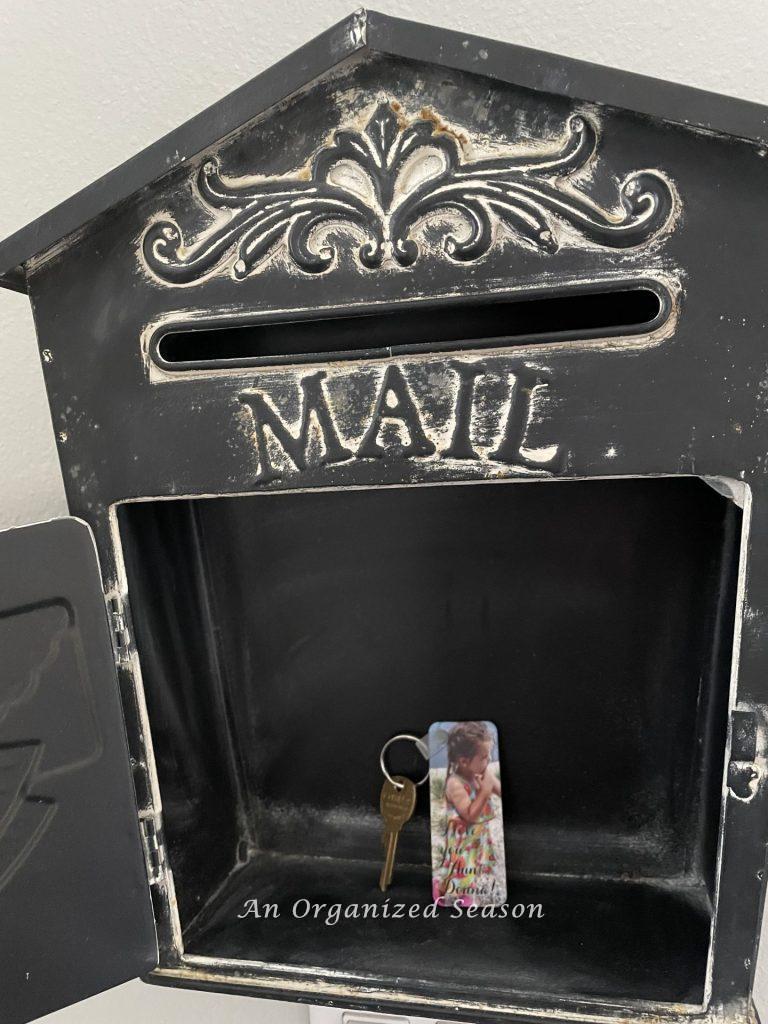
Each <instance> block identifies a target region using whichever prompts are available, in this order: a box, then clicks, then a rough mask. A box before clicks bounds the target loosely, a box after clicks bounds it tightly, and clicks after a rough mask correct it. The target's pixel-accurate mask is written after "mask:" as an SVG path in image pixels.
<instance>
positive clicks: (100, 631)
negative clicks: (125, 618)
mask: <svg viewBox="0 0 768 1024" xmlns="http://www.w3.org/2000/svg"><path fill="white" fill-rule="evenodd" d="M0 652H1V653H0V921H2V926H0V1007H1V1008H2V1009H1V1010H0V1017H2V1020H3V1022H4V1024H22V1022H26V1021H29V1020H33V1019H35V1018H37V1017H40V1016H42V1015H43V1014H46V1013H50V1012H51V1011H53V1010H56V1009H59V1008H60V1007H62V1006H67V1005H69V1004H71V1003H74V1002H77V1001H78V1000H80V999H84V998H85V997H87V996H90V995H93V994H95V993H97V992H101V991H103V990H104V989H107V988H111V987H113V986H115V985H118V984H120V983H121V982H124V981H128V980H129V979H131V978H134V977H137V976H139V975H141V974H144V973H146V972H147V971H150V970H151V969H152V968H153V967H154V966H155V965H156V963H157V943H156V937H155V926H154V919H153V914H152V906H151V901H150V897H149V888H148V884H147V874H146V869H145V865H144V859H143V853H142V847H141V839H140V834H139V826H138V818H137V813H136V804H135V797H134V792H133V783H132V779H131V769H130V763H129V757H128V749H127V744H126V739H125V729H124V725H123V717H122V712H121V707H120V699H119V693H118V686H117V674H116V671H115V661H114V656H113V653H112V644H111V638H110V633H109V625H108V619H107V613H106V606H105V603H104V595H103V593H102V590H101V583H100V579H99V571H98V562H97V558H96V549H95V546H94V542H93V536H92V534H91V531H90V529H89V528H88V526H86V524H85V523H83V522H81V521H80V520H77V519H60V520H54V521H52V522H48V523H42V524H40V525H36V526H29V527H25V528H23V529H17V530H8V531H5V532H2V533H0Z"/></svg>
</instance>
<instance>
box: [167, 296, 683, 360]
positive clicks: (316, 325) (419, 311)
mask: <svg viewBox="0 0 768 1024" xmlns="http://www.w3.org/2000/svg"><path fill="white" fill-rule="evenodd" d="M669 310H670V301H669V296H668V294H667V293H666V291H664V290H663V289H662V288H661V287H660V286H659V285H655V284H654V286H653V287H650V286H648V287H643V286H641V287H637V286H634V287H630V286H627V285H625V286H623V287H617V286H613V287H611V288H603V289H595V290H590V291H585V290H579V291H571V292H565V293H562V294H555V295H546V296H542V295H539V296H536V297H527V298H501V299H500V298H494V299H493V300H490V301H488V300H486V301H482V302H466V301H465V302H461V303H458V302H448V303H442V304H440V305H436V304H432V303H427V304H418V305H415V304H414V305H410V306H408V305H400V306H398V307H396V308H395V309H391V310H387V311H380V312H366V313H357V314H354V313H353V314H351V313H349V312H346V313H344V312H339V313H330V314H327V315H324V316H322V317H318V316H312V317H308V318H301V319H298V318H290V319H286V318H284V317H283V318H270V319H265V320H259V321H257V322H255V323H250V324H242V325H237V326H233V325H232V324H231V322H230V323H229V324H225V323H221V324H216V325H194V324H188V325H186V326H185V327H184V328H183V329H178V328H173V329H168V328H164V329H163V331H162V332H161V333H159V334H158V335H157V337H156V339H155V341H154V343H153V345H152V351H153V353H154V358H155V360H156V362H157V363H158V364H159V365H161V366H162V367H163V368H165V369H167V370H176V371H179V370H194V369H205V368H210V367H215V366H217V365H218V366H222V367H226V366H251V365H254V366H257V365H259V364H262V363H280V362H292V363H295V362H310V361H312V360H316V359H317V357H318V356H323V358H326V359H352V358H356V357H360V356H368V357H376V356H386V355H391V354H393V353H405V352H424V351H439V350H442V349H448V348H452V347H455V346H456V345H457V344H458V343H460V344H461V347H462V349H464V348H477V349H484V348H496V347H499V346H506V345H521V344H523V343H532V344H542V343H545V342H547V341H552V340H567V339H583V340H587V339H590V338H595V337H606V336H618V337H621V336H624V335H626V336H630V337H631V336H633V335H637V334H639V333H646V332H648V331H651V330H654V329H655V328H657V327H659V326H660V325H661V324H662V323H663V322H664V320H665V319H666V317H667V316H668V315H669Z"/></svg>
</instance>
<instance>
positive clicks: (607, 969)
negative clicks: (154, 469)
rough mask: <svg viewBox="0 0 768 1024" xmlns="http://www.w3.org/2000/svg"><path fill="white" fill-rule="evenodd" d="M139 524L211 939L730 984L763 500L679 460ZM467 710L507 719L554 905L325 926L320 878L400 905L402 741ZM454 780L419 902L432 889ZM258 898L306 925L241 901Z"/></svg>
mask: <svg viewBox="0 0 768 1024" xmlns="http://www.w3.org/2000/svg"><path fill="white" fill-rule="evenodd" d="M117 518H118V524H119V533H120V541H121V544H122V554H123V558H124V561H125V569H126V574H127V581H128V588H129V593H130V596H131V607H132V614H133V620H134V630H135V638H136V644H137V649H138V653H139V658H140V663H141V672H142V678H143V686H144V690H145V693H146V699H147V702H148V710H149V721H150V727H151V733H152V741H153V746H154V751H155V758H156V761H157V771H158V778H159V785H160V793H161V797H162V802H163V815H164V826H165V831H166V841H167V847H168V857H169V866H170V869H171V871H172V872H173V877H174V882H175V890H176V899H177V901H178V911H179V915H180V922H181V926H182V928H183V933H184V950H185V953H187V954H192V955H193V956H198V957H209V958H213V959H224V960H228V961H232V960H234V961H250V962H266V963H269V964H270V965H275V964H283V965H287V966H289V967H292V968H298V969H302V968H304V969H306V968H311V969H314V970H315V971H316V972H317V974H318V975H320V976H323V975H324V974H325V973H333V972H344V973H346V974H350V975H353V976H357V977H360V976H363V977H372V978H373V977H378V976H381V977H392V976H396V977H398V978H399V979H400V984H401V985H402V986H403V987H404V988H406V989H407V988H408V987H409V985H410V986H413V985H416V984H424V983H423V982H420V981H419V979H424V978H426V979H429V982H428V984H429V985H430V986H432V987H433V988H434V989H435V990H436V991H439V992H440V993H441V994H443V995H446V994H449V993H450V992H451V991H453V990H455V991H457V992H458V991H462V990H463V989H462V985H463V984H464V983H463V982H462V980H461V979H460V978H459V979H457V977H456V964H457V963H461V964H462V972H463V973H466V976H467V977H471V978H472V983H473V984H477V985H478V986H480V987H481V988H482V989H483V991H484V992H485V993H486V996H487V997H488V998H490V999H494V998H496V999H501V998H503V997H507V998H509V997H511V994H515V995H516V996H517V997H518V998H519V997H520V996H521V995H522V997H524V999H525V1000H527V1001H528V1002H529V1003H531V1004H533V1005H536V1004H537V1003H538V1002H540V1000H541V998H542V994H544V996H545V998H547V999H555V1000H557V999H565V1000H579V999H587V1000H589V999H595V1000H601V1001H608V1002H611V1003H614V1002H615V1003H633V1002H647V1003H661V1004H676V1005H679V1004H686V1005H692V1006H695V1005H699V1006H700V1005H702V1004H704V1003H705V1002H706V998H707V977H708V965H709V962H710V938H711V929H712V919H713V906H714V903H715V899H716V889H717V874H718V868H717V865H718V849H719V834H720V819H721V794H722V787H723V768H724V752H725V743H726V734H727V713H728V695H729V679H730V665H731V657H732V647H733V631H734V617H735V608H736V601H737V577H738V561H739V547H740V537H741V529H742V512H741V510H740V509H739V508H738V507H737V505H735V504H734V503H733V502H732V501H730V500H729V499H727V498H725V497H723V496H722V495H721V494H719V493H716V491H715V490H713V489H712V488H711V487H710V486H708V485H707V484H706V483H704V482H703V481H702V480H700V479H697V478H695V477H677V478H645V479H643V478H638V479H602V480H582V481H563V482H554V481H535V482H533V481H532V482H503V483H501V482H500V483H472V484H467V485H442V486H424V485H422V486H414V487H384V488H370V489H344V488H342V489H337V490H327V491H314V492H310V493H306V492H304V493H302V492H289V493H279V494H275V493H272V494H270V493H263V494H254V495H250V496H233V497H216V498H198V499H176V500H163V501H138V502H129V503H125V504H123V505H121V506H119V508H118V517H117ZM467 718H487V719H491V720H493V721H495V722H496V724H497V726H498V728H499V733H500V740H501V773H502V790H503V797H504V810H505V837H506V838H505V842H506V854H507V869H508V875H509V904H510V907H511V906H514V905H518V904H521V905H524V906H525V907H526V908H529V907H530V906H531V905H534V906H535V905H538V904H541V906H542V909H543V913H544V917H543V918H538V916H536V917H535V918H534V919H533V920H531V919H530V917H529V914H530V913H531V911H530V910H528V909H526V911H525V912H524V915H523V916H522V917H521V918H519V919H511V917H508V918H507V919H499V918H494V919H490V918H489V919H481V920H471V921H470V920H465V919H461V920H456V919H454V918H453V916H452V914H451V912H450V910H448V909H444V910H442V911H441V912H440V915H441V916H440V920H439V923H438V922H435V921H424V920H423V919H421V918H415V919H412V920H406V921H403V920H384V919H355V918H347V919H344V918H342V919H341V920H340V921H339V922H338V923H336V924H334V925H332V926H331V925H328V924H326V923H325V912H324V911H323V912H321V913H320V914H319V916H318V917H317V918H316V919H315V918H313V917H312V915H311V914H310V916H309V917H304V918H303V919H301V920H299V919H297V918H296V917H295V916H294V914H293V912H292V908H293V905H294V903H295V901H297V900H302V899H306V900H309V901H310V902H311V903H312V904H316V903H319V904H326V905H332V904H334V903H341V904H342V905H344V906H345V905H347V904H349V903H360V904H370V903H373V904H376V905H378V906H379V907H381V906H382V905H383V903H384V902H385V901H384V897H382V896H381V895H380V894H379V893H378V889H377V884H376V883H377V879H378V872H379V869H380V862H381V856H382V853H381V845H380V820H379V818H378V815H377V811H376V808H377V801H378V791H379V788H380V783H381V777H380V772H379V767H378V755H379V750H380V748H381V745H382V744H383V743H384V741H385V740H386V739H388V738H389V737H390V736H392V735H394V734H396V733H400V732H404V731H405V732H415V733H416V734H418V735H421V734H423V733H424V732H426V729H427V727H428V726H429V724H430V722H432V721H434V720H438V719H467ZM397 757H401V758H403V760H401V761H399V762H398V761H397V760H395V763H394V764H393V769H397V768H401V769H403V770H407V771H409V773H411V774H413V775H414V776H415V775H417V774H419V775H420V774H421V770H422V768H423V765H422V764H417V763H415V762H414V763H408V761H407V752H406V751H404V750H395V758H396V759H397ZM427 789H428V787H427V786H424V787H422V790H421V791H420V794H419V801H418V804H417V810H416V814H415V817H414V819H413V821H412V822H411V823H410V824H409V825H408V827H407V828H406V830H405V831H404V832H403V834H402V836H401V840H400V844H399V848H398V858H397V869H396V876H395V880H394V885H393V887H392V889H391V890H390V893H389V894H388V895H389V897H390V899H389V903H390V905H393V904H395V903H398V902H402V903H405V904H406V905H408V906H410V905H411V904H413V903H419V904H422V905H424V906H427V905H428V904H429V902H430V868H429V864H428V859H429V850H430V843H429V799H428V792H427ZM250 899H257V900H259V902H260V903H261V904H262V906H263V905H264V904H266V903H276V904H277V905H278V906H279V910H280V917H279V918H266V919H263V918H262V919H256V918H255V917H254V916H252V915H248V916H245V917H240V916H239V915H241V914H243V912H244V908H245V904H246V901H247V900H250ZM534 913H537V912H534ZM247 969H248V968H247V967H244V970H245V971H246V972H247Z"/></svg>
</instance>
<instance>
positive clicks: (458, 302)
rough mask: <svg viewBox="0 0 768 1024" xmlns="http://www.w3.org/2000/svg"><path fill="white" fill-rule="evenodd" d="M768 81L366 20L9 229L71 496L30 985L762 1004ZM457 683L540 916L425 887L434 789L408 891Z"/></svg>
mask: <svg viewBox="0 0 768 1024" xmlns="http://www.w3.org/2000/svg"><path fill="white" fill-rule="evenodd" d="M766 116H767V115H766V110H765V109H763V108H761V107H758V106H756V105H754V104H750V103H746V102H741V101H736V100H732V99H726V98H723V97H718V96H712V95H708V94H705V93H701V92H698V91H696V90H691V89H687V88H684V87H681V86H676V85H669V84H664V83H659V82H655V81H652V80H649V79H645V78H642V77H639V76H636V75H630V74H624V73H619V72H615V71H610V70H606V69H603V68H598V67H594V66H591V65H587V64H583V63H580V62H577V61H572V60H566V59H563V58H560V57H554V56H551V55H547V54H540V53H536V52H533V51H529V50H524V49H521V48H518V47H515V46H509V45H504V44H499V43H496V42H492V41H486V40H479V39H476V38H468V37H465V36H463V35H461V34H458V33H452V32H448V31H444V30H435V29H432V28H428V27H424V26H420V25H414V24H410V23H407V22H403V21H400V20H397V19H393V18H389V17H384V16H382V15H379V14H374V13H367V14H366V13H357V14H355V15H353V16H352V17H351V18H349V19H347V20H346V21H344V22H342V23H341V24H340V25H338V26H336V27H335V28H333V29H331V30H329V32H327V33H326V34H325V35H323V36H321V37H319V38H318V39H316V40H315V41H313V42H311V43H309V44H308V45H307V46H306V47H304V48H303V49H302V50H300V51H299V52H297V53H296V54H294V55H293V56H292V57H289V58H287V59H286V60H284V61H282V62H281V63H280V64H278V65H276V66H275V67H274V68H273V69H271V70H270V71H268V72H266V73H265V74H263V75H261V76H260V77H259V78H257V79H255V80H254V81H253V82H251V83H249V84H248V85H246V86H244V87H243V88H242V89H241V90H239V91H238V92H236V93H234V94H233V95H232V96H230V97H228V98H227V99H225V100H222V101H221V103H219V104H217V105H216V106H215V107H213V108H211V109H210V110H208V111H206V112H205V113H203V114H201V115H200V116H199V117H197V118H195V119H194V120H193V121H191V122H190V123H189V124H187V125H185V126H183V127H182V128H180V129H178V130H177V131H176V132H173V133H172V134H171V135H169V136H168V137H167V138H166V139H164V140H162V141H161V142H159V143H157V144H156V145H155V146H153V147H151V148H150V149H149V150H147V151H146V152H144V153H142V154H140V155H138V156H137V157H135V158H134V159H133V160H131V161H129V162H128V163H127V164H126V165H124V166H123V167H121V168H118V169H117V170H116V171H114V172H112V173H111V174H109V175H107V176H106V177H105V178H104V179H102V180H101V181H99V182H97V183H95V184H94V185H92V186H91V187H90V188H88V189H86V190H84V192H82V193H80V194H79V195H77V196H75V197H74V198H73V199H71V200H69V201H68V202H66V203H64V204H63V205H62V206H60V207H58V208H56V209H55V210H53V211H51V213H49V214H47V215H46V216H44V217H42V218H41V219H40V220H39V221H37V222H36V223H35V224H33V225H31V226H30V227H29V228H26V229H24V230H22V231H20V232H19V233H18V234H17V235H15V236H13V237H12V238H10V239H8V240H7V241H6V242H4V243H2V245H0V275H2V281H3V283H4V284H5V285H7V286H8V287H11V288H17V289H19V290H21V291H26V292H28V294H29V296H30V300H31V302H32V305H33V309H34V313H35V319H36V324H37V330H38V336H39V344H40V350H41V357H42V364H43V368H44V372H45V378H46V384H47V388H48V392H49V398H50V404H51V410H52V416H53V422H54V427H55V430H56V435H57V439H58V444H59V452H60V457H61V465H62V470H63V473H64V479H65V482H66V487H67V494H68V501H69V506H70V510H71V513H72V517H73V519H71V520H66V521H63V522H60V523H49V524H43V525H40V526H35V527H30V528H28V529H25V530H17V531H11V532H9V533H7V534H5V535H3V536H2V537H0V556H1V558H2V572H0V595H1V596H2V615H1V616H0V636H2V638H3V644H4V648H3V649H4V654H3V672H2V679H1V681H0V766H1V768H2V775H0V778H1V779H2V785H0V914H1V915H2V921H3V926H2V934H0V978H1V979H2V981H1V982H0V984H1V985H2V993H3V994H2V1003H3V1019H4V1020H8V1021H11V1022H15V1021H26V1020H29V1019H31V1018H33V1017H35V1016H37V1015H39V1014H41V1013H44V1012H47V1011H49V1010H52V1009H55V1008H56V1007H58V1006H60V1005H64V1004H66V1003H68V1002H73V1001H75V1000H77V999H79V998H82V997H84V996H86V995H88V994H90V993H92V992H95V991H98V990H101V989H104V988H106V987H108V986H110V985H113V984H117V983H118V982H119V981H121V980H125V979H127V978H130V977H133V976H136V975H142V974H148V975H149V980H152V981H157V982H162V983H168V984H173V985H186V986H191V987H199V988H212V989H221V990H231V991H238V992H242V993H252V994H254V995H262V996H263V995H269V996H276V997H282V998H287V999H294V1000H301V1001H306V1002H315V1003H334V1004H338V1005H344V1006H351V1007H365V1008H369V1009H378V1010H383V1011H387V1010H393V1011H396V1012H413V1013H418V1014H420V1015H421V1016H435V1017H438V1016H439V1017H441V1018H454V1019H477V1020H480V1019H483V1020H486V1019H498V1020H509V1019H529V1020H530V1019H536V1018H540V1017H544V1016H547V1017H552V1016H555V1017H557V1018H558V1019H560V1020H564V1021H569V1020H571V1021H576V1020H578V1021H582V1022H583V1021H593V1022H595V1024H598V1022H600V1021H603V1020H607V1019H610V1020H611V1021H616V1020H634V1019H639V1018H649V1017H651V1016H652V1017H653V1018H654V1019H655V1020H665V1021H670V1022H672V1021H677V1022H682V1021H685V1020H699V1021H702V1020H706V1021H710V1020H712V1021H714V1020H720V1019H722V1020H724V1021H728V1022H734V1024H735V1022H741V1021H745V1020H747V1019H748V1018H750V1015H751V1013H752V1004H751V996H750V993H751V982H752V976H753V969H754V962H755V951H756V941H757V936H758V929H759V920H760V911H761V898H762V891H763V867H764V856H765V842H766V836H767V832H766V817H765V779H766V760H765V750H766V737H767V736H768V717H767V714H766V706H767V705H768V688H767V684H766V677H767V676H768V673H767V672H766V668H768V649H767V648H766V644H767V643H768V628H767V624H768V568H767V567H766V564H765V563H766V561H767V560H768V536H767V534H768V487H767V486H766V464H765V459H766V440H765V439H766V436H767V433H766V413H767V410H768V400H767V398H766V394H767V391H766V388H767V384H766V380H767V376H766V375H767V373H768V370H767V369H766V355H765V337H766V321H767V319H768V308H767V302H766V287H765V274H764V271H763V267H764V266H765V262H766V260H765V257H766V248H768V242H766V239H765V232H764V231H763V223H764V221H765V217H766V206H768V199H766V195H767V193H766V190H765V180H766V145H767V143H766V135H767V134H768V128H767V127H766V123H767V122H766ZM94 541H95V549H96V551H97V552H98V561H99V564H100V569H98V567H97V564H96V560H95V555H94V543H93V542H94ZM116 684H119V697H120V700H118V685H116ZM451 717H453V718H456V719H462V718H477V717H481V718H486V717H487V718H489V719H492V720H493V721H494V722H496V723H497V725H498V728H499V733H500V737H501V741H502V742H503V751H504V756H503V762H502V773H503V785H504V787H505V792H506V794H508V795H507V797H506V804H507V808H508V811H507V820H506V833H505V842H506V849H507V870H508V874H509V890H510V900H511V901H512V902H513V903H514V904H515V905H518V904H520V905H532V904H540V905H541V906H542V907H543V908H544V911H545V913H544V916H543V917H542V918H537V919H535V920H532V919H528V918H517V917H512V916H511V915H510V916H508V917H506V918H504V919H501V918H498V917H487V918H486V917H484V918H482V919H475V920H467V919H454V917H453V916H452V915H451V914H450V913H447V912H441V914H440V915H439V916H438V918H437V919H432V918H427V917H425V916H419V915H418V914H417V915H415V916H411V915H408V914H406V915H402V914H399V913H398V912H397V911H396V910H395V909H394V908H396V907H398V906H400V905H402V906H404V907H410V906H412V905H417V904H418V905H423V906H425V907H426V906H429V905H430V899H429V884H428V878H429V867H428V859H429V837H428V825H427V814H428V809H427V806H426V804H425V803H424V804H422V803H421V802H420V803H419V806H418V809H417V813H416V816H415V819H414V821H413V823H412V824H411V825H410V826H409V828H408V831H407V832H404V833H403V836H402V839H401V843H400V848H399V857H398V862H399V867H398V876H397V883H396V885H395V886H394V887H393V889H392V890H391V891H390V893H388V900H387V899H386V898H385V897H384V896H382V895H381V894H379V893H378V891H377V889H376V879H377V875H378V867H379V864H380V860H381V846H380V824H379V819H378V816H377V813H376V804H377V797H378V785H379V776H378V770H377V757H378V750H379V748H380V746H381V743H382V742H383V741H384V740H386V739H387V738H388V737H389V736H391V735H393V734H394V733H397V732H402V731H403V730H404V729H405V730H411V731H413V730H419V729H422V730H423V729H425V728H426V726H427V725H428V724H429V723H430V721H433V720H436V719H442V718H451ZM123 722H124V723H125V727H126V728H125V733H126V734H127V742H126V737H125V736H124V733H123ZM134 792H135V797H136V800H135V803H134ZM136 807H138V811H136ZM253 899H256V900H259V901H262V902H263V903H264V904H267V903H269V904H271V905H274V906H276V907H278V908H279V914H278V913H272V914H270V913H267V914H265V915H262V916H257V915H253V914H250V915H244V914H243V913H242V908H243V906H244V905H245V904H246V903H247V902H248V900H253ZM300 900H305V901H307V905H308V906H311V907H315V906H321V905H322V906H323V907H326V908H327V907H332V906H335V905H339V906H341V907H345V906H347V905H348V904H350V903H360V904H369V905H374V906H376V907H378V908H379V910H381V909H382V908H383V907H384V906H385V905H386V906H387V907H388V908H389V909H390V911H391V913H388V914H387V915H386V916H385V915H384V914H383V911H382V913H381V914H379V913H377V914H373V913H370V914H367V915H366V916H363V917H359V916H346V915H345V914H343V913H342V914H341V915H339V919H338V920H337V921H335V922H333V923H329V921H328V919H327V915H325V916H324V912H318V913H315V912H314V911H310V912H308V913H307V914H303V915H302V914H301V913H295V912H292V911H293V908H294V906H295V903H296V901H300ZM43 918H44V919H45V921H46V927H45V928H41V927H40V921H41V920H42V919H43Z"/></svg>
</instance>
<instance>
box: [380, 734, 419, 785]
mask: <svg viewBox="0 0 768 1024" xmlns="http://www.w3.org/2000/svg"><path fill="white" fill-rule="evenodd" d="M398 740H410V741H411V743H415V744H416V749H417V750H418V752H419V753H420V754H421V756H422V757H423V758H425V759H426V760H427V761H428V760H429V754H425V753H424V743H423V742H422V741H421V740H420V739H419V737H418V736H412V735H411V734H410V733H409V732H399V733H398V734H397V736H393V737H392V738H391V739H388V740H387V742H386V743H385V744H384V746H383V747H382V748H381V754H380V755H379V764H380V765H381V770H382V772H384V778H385V779H386V780H387V781H388V782H391V783H392V785H393V786H394V787H395V789H402V788H403V784H402V782H395V780H394V779H393V778H392V776H391V775H390V774H389V772H388V771H387V766H386V764H385V762H384V755H385V754H386V752H387V750H388V749H389V747H391V746H392V744H393V743H396V742H397V741H398ZM428 778H429V766H427V771H426V773H425V775H424V778H423V779H419V781H418V782H417V783H416V785H417V786H421V785H423V784H424V783H425V782H426V781H427V779H428Z"/></svg>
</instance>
